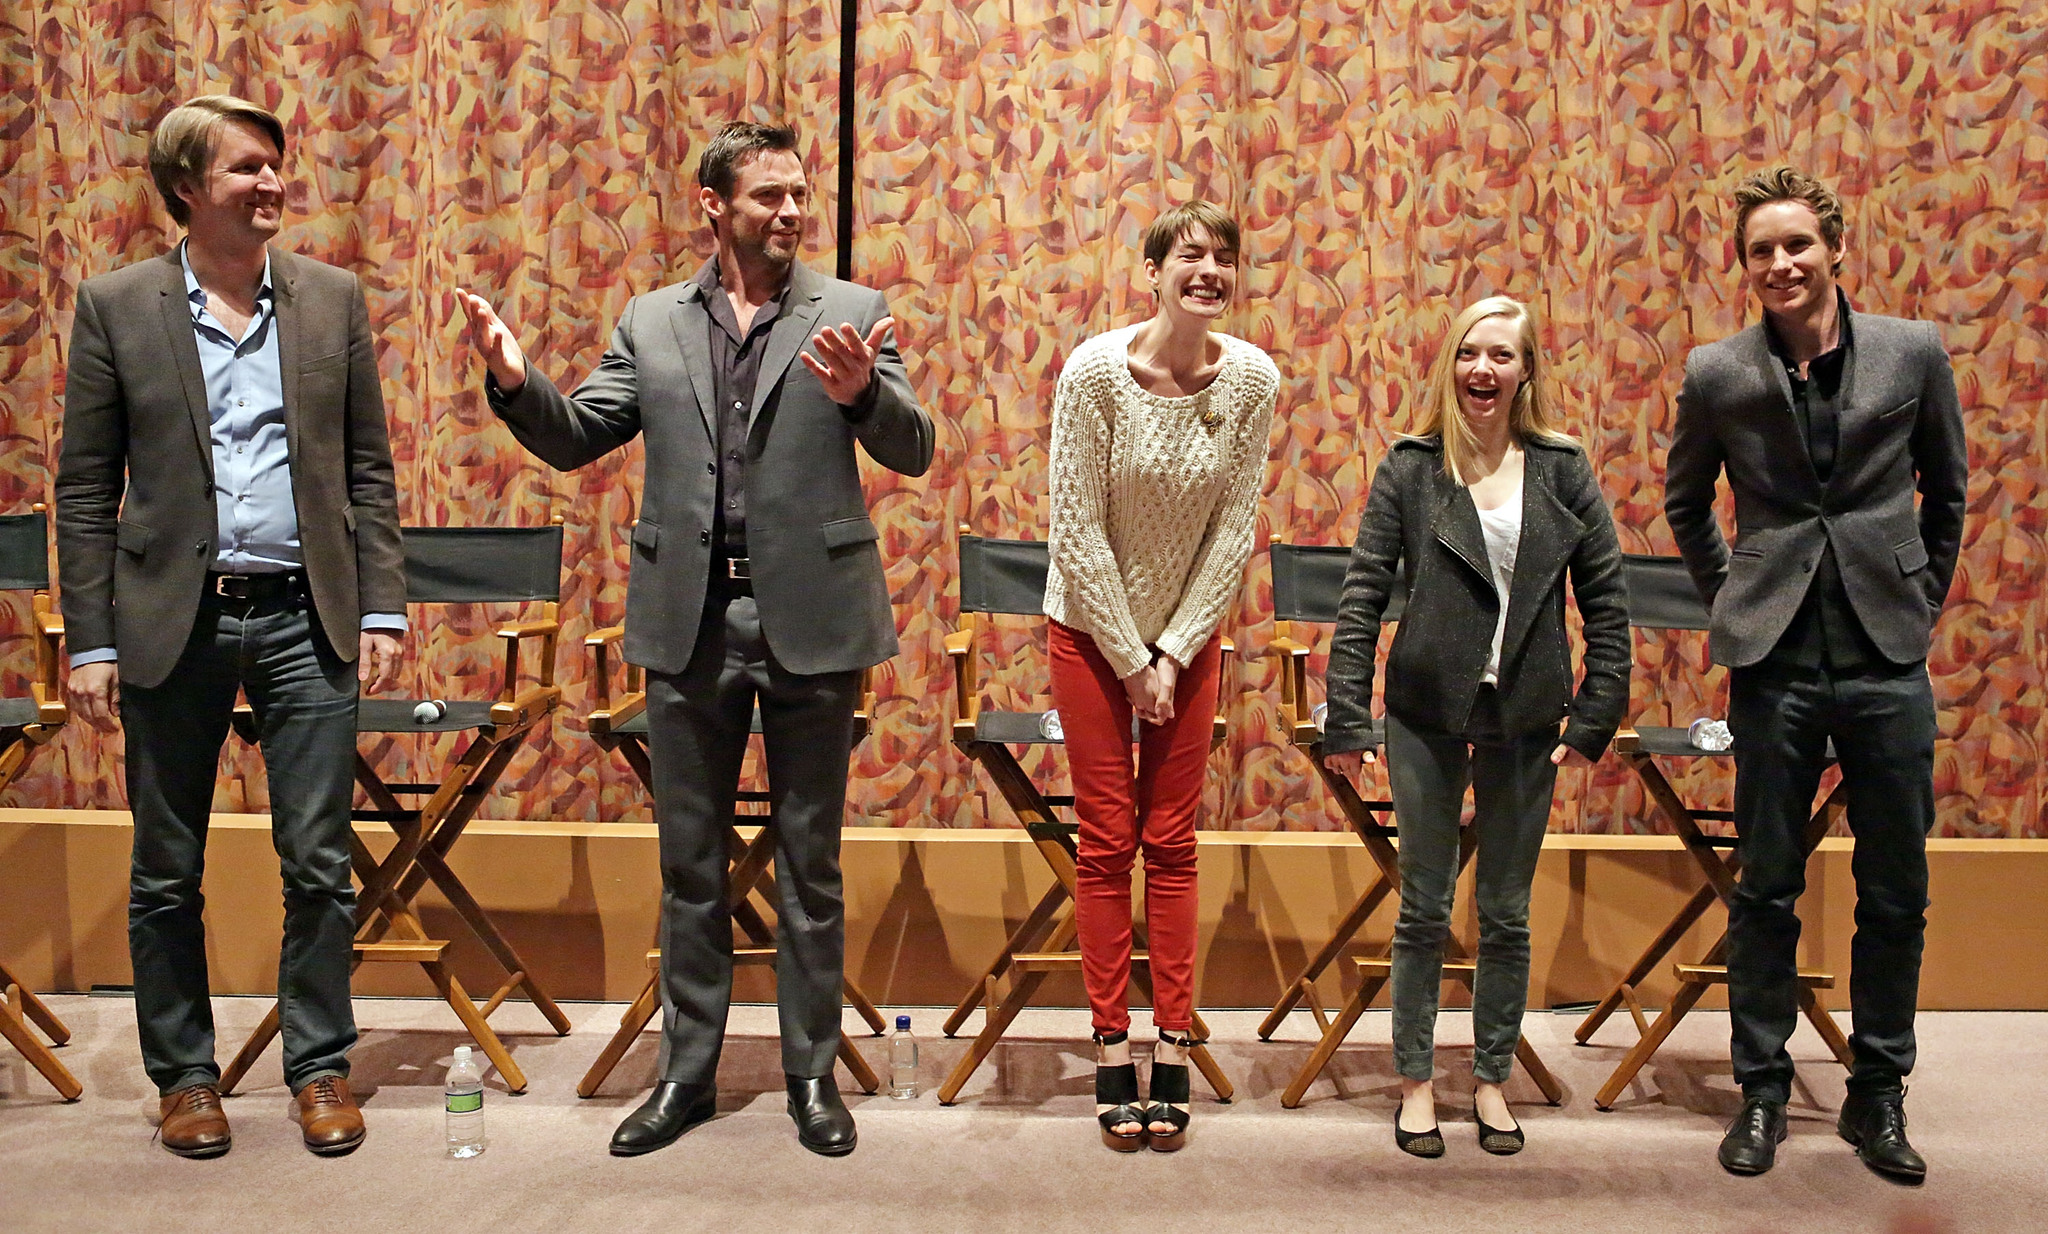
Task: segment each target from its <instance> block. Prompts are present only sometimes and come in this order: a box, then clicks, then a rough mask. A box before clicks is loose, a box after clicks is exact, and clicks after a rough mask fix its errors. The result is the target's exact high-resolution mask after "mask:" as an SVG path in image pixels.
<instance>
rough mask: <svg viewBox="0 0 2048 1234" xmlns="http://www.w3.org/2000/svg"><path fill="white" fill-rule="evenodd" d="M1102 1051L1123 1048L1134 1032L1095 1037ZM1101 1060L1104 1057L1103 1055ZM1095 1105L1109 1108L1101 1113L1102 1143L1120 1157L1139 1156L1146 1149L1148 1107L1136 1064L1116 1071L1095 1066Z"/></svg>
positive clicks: (1099, 1112) (1099, 1121)
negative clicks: (1140, 1089)
mask: <svg viewBox="0 0 2048 1234" xmlns="http://www.w3.org/2000/svg"><path fill="white" fill-rule="evenodd" d="M1091 1039H1092V1040H1093V1041H1094V1042H1095V1046H1096V1049H1097V1050H1098V1051H1099V1050H1100V1049H1101V1048H1102V1047H1103V1046H1109V1045H1120V1044H1122V1043H1123V1042H1126V1041H1129V1040H1130V1039H1131V1034H1130V1030H1128V1029H1125V1030H1123V1031H1121V1032H1115V1033H1111V1034H1110V1035H1109V1036H1107V1037H1105V1036H1103V1035H1102V1034H1101V1033H1094V1034H1091ZM1097 1057H1098V1058H1099V1057H1101V1056H1100V1054H1098V1055H1097ZM1095 1104H1096V1105H1098V1106H1103V1105H1106V1106H1109V1107H1110V1108H1109V1109H1107V1110H1101V1111H1098V1112H1097V1113H1096V1115H1095V1121H1096V1123H1097V1124H1099V1125H1100V1126H1101V1128H1102V1142H1103V1143H1104V1144H1107V1145H1109V1147H1110V1148H1112V1149H1114V1150H1116V1151H1117V1152H1120V1153H1135V1152H1137V1151H1138V1150H1139V1149H1141V1148H1143V1147H1145V1104H1144V1102H1142V1101H1139V1100H1138V1067H1137V1064H1135V1063H1123V1064H1121V1065H1119V1066H1115V1067H1105V1066H1103V1065H1102V1064H1101V1063H1100V1062H1098V1063H1096V1064H1095ZM1125 1126H1129V1127H1136V1128H1137V1130H1136V1131H1129V1132H1125V1131H1118V1130H1117V1128H1118V1127H1125Z"/></svg>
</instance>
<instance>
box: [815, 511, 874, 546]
mask: <svg viewBox="0 0 2048 1234" xmlns="http://www.w3.org/2000/svg"><path fill="white" fill-rule="evenodd" d="M820 530H821V531H823V532H824V533H825V548H826V549H827V550H828V551H829V550H832V549H838V548H850V547H851V546H853V545H856V544H866V543H868V542H869V541H871V540H879V539H881V538H882V533H881V532H879V531H877V530H876V529H875V524H874V521H873V520H872V519H870V518H868V516H867V515H865V514H860V515H855V516H854V517H853V518H842V519H834V520H833V521H832V522H829V523H826V524H825V525H824V526H823V527H822V528H820Z"/></svg>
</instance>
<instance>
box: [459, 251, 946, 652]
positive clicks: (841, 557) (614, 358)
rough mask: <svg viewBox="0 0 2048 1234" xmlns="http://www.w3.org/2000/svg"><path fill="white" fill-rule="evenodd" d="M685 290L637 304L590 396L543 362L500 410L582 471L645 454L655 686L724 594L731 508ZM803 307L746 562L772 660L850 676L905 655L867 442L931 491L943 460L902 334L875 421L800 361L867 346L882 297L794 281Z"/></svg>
mask: <svg viewBox="0 0 2048 1234" xmlns="http://www.w3.org/2000/svg"><path fill="white" fill-rule="evenodd" d="M702 275H703V270H702V268H701V267H700V268H699V270H698V272H697V274H696V275H693V276H692V277H691V278H690V280H689V281H686V282H681V283H673V284H670V285H669V286H667V287H663V288H661V289H660V290H658V291H652V292H649V293H647V294H646V295H644V296H638V297H636V298H634V300H633V301H632V302H631V303H629V304H628V305H627V306H626V311H625V312H624V313H623V314H622V315H621V316H620V317H619V323H618V326H617V328H616V329H614V330H613V332H612V343H611V346H610V348H608V349H607V350H606V351H605V353H604V357H603V359H601V360H599V361H598V364H597V368H596V370H595V371H593V372H592V373H591V374H590V376H589V377H587V378H585V379H584V381H583V384H582V385H580V386H578V387H577V388H576V391H575V393H573V394H570V395H564V394H562V393H561V391H560V390H558V389H556V387H555V386H554V384H553V383H552V382H550V381H549V380H548V379H547V378H546V377H545V376H544V375H542V374H541V373H540V372H539V371H538V370H537V369H535V368H534V367H533V366H532V364H530V363H529V364H528V365H527V369H526V384H525V385H524V386H522V387H520V389H519V391H518V393H516V394H514V395H513V396H512V397H510V398H506V397H505V396H504V395H503V394H502V393H500V392H498V390H497V387H496V385H495V384H493V385H491V386H490V387H489V390H490V397H491V406H492V407H493V408H494V409H495V410H496V411H497V413H498V415H499V416H501V417H502V418H503V419H504V421H505V423H506V425H507V426H508V427H509V428H510V429H511V430H512V435H513V436H514V437H516V438H518V439H519V441H520V443H521V444H523V445H524V446H525V447H526V448H527V449H529V450H531V451H533V452H534V453H535V454H536V455H538V456H540V458H541V459H543V460H544V461H546V462H547V463H549V464H550V465H552V466H554V467H557V468H560V469H561V470H564V471H568V470H571V469H573V468H576V467H581V466H583V465H584V464H585V463H588V462H590V461H591V460H593V459H596V458H599V457H601V456H603V455H605V454H607V453H609V452H611V451H613V450H616V449H618V448H619V447H620V446H623V445H625V444H626V443H627V442H629V441H631V440H633V438H634V437H636V436H639V435H641V434H643V433H644V434H645V435H646V438H647V464H646V476H645V480H644V483H643V485H642V494H641V501H640V521H639V523H638V524H637V525H636V526H635V527H634V528H633V566H632V575H631V578H630V579H629V581H628V583H627V587H626V647H625V652H626V658H627V659H628V660H630V661H632V662H633V663H635V664H639V665H642V666H644V667H647V668H651V669H653V670H655V671H656V672H662V673H680V672H682V671H683V669H684V668H685V667H687V666H688V664H689V662H690V657H691V653H692V651H693V650H694V648H695V646H696V642H697V627H698V624H699V622H700V621H701V619H702V617H703V613H704V595H705V588H706V586H707V584H708V583H709V581H710V578H711V555H712V552H713V545H712V543H711V523H712V515H713V513H714V510H713V506H714V504H715V502H716V501H717V494H718V474H717V473H718V468H717V462H716V460H717V450H718V428H717V420H716V417H715V413H714V411H713V408H712V394H711V345H710V340H709V338H708V336H707V335H706V334H705V332H704V329H703V327H702V323H701V320H698V319H699V318H700V317H701V314H698V313H694V312H689V311H686V310H687V309H688V308H689V306H690V305H691V304H692V303H693V302H694V301H695V300H696V299H697V297H698V296H699V295H701V294H702V289H701V287H700V286H699V285H698V282H697V280H698V279H699V278H701V277H702ZM789 277H790V285H789V301H788V307H787V309H786V310H785V311H784V313H783V315H782V317H781V318H780V319H778V320H777V321H776V323H775V325H774V327H773V328H772V329H770V330H769V332H768V350H767V352H766V353H765V354H764V355H763V356H762V359H761V375H760V381H759V385H758V386H757V387H756V391H755V397H754V403H753V407H754V411H753V416H752V419H751V420H750V421H749V425H748V432H747V555H748V557H749V559H750V568H751V570H752V573H753V588H754V598H755V602H756V603H757V604H758V605H759V606H760V611H761V629H762V632H763V633H764V634H765V635H766V636H767V639H768V646H769V649H770V650H771V651H773V652H774V654H775V658H776V659H777V660H779V661H781V663H782V664H783V665H784V666H785V667H787V668H788V669H790V671H792V672H797V673H827V672H844V671H849V670H853V669H859V668H865V667H867V666H869V665H871V664H879V663H881V662H882V661H884V660H886V659H888V658H889V657H891V656H893V655H895V654H896V651H897V643H896V619H895V616H894V614H893V612H892V611H891V609H890V607H889V585H888V582H887V580H886V579H885V578H884V576H883V573H882V557H881V551H880V549H879V547H878V545H877V541H878V540H879V539H880V535H879V533H878V532H877V531H876V529H875V525H874V523H873V522H872V521H871V520H870V519H869V518H868V511H867V503H866V500H865V498H864V496H863V494H862V491H861V484H860V468H859V465H858V463H857V461H856V459H855V454H854V448H853V447H854V443H855V442H859V443H860V444H861V446H862V447H864V448H865V449H866V450H867V452H868V456H869V457H870V458H873V459H874V460H875V461H876V462H878V463H880V464H882V465H883V466H884V467H887V468H889V469H891V470H893V471H898V472H902V473H903V474H905V475H912V476H916V475H923V474H924V472H925V469H926V468H928V467H930V466H931V461H932V451H933V448H934V444H935V438H934V431H933V428H932V421H931V417H930V416H928V415H926V414H925V412H924V409H923V408H922V407H920V406H919V405H918V401H917V394H916V392H915V391H914V390H912V389H911V386H910V378H909V375H908V374H906V373H905V372H904V369H903V358H902V356H901V355H900V354H899V353H898V352H897V349H896V341H895V338H894V336H893V332H892V334H891V336H890V337H889V338H888V339H887V340H886V341H885V342H884V343H883V344H882V351H881V355H880V357H879V358H878V359H877V360H876V364H875V374H876V380H875V383H874V386H873V387H872V389H871V391H870V394H869V397H868V400H867V403H866V405H865V406H864V407H863V408H861V409H859V410H857V411H855V412H854V413H853V416H852V418H849V415H848V412H847V411H846V410H845V409H842V408H841V407H840V406H839V404H837V403H835V402H833V401H832V399H831V396H829V395H827V394H826V393H825V388H824V387H823V386H822V385H820V384H819V383H818V379H817V378H816V377H815V376H814V375H813V374H812V373H811V370H810V369H808V368H806V367H805V366H804V365H802V364H800V363H797V362H796V358H797V353H798V352H799V351H800V350H802V349H803V348H804V347H805V346H806V345H807V344H808V343H809V342H810V340H811V336H812V335H813V334H815V333H817V331H818V330H820V329H821V328H823V327H825V326H836V325H839V324H841V323H846V322H850V323H852V324H853V325H854V326H855V327H856V328H857V329H859V330H860V331H861V333H862V334H863V335H865V334H866V333H867V331H868V330H869V329H871V328H872V327H873V326H874V323H876V322H877V321H880V320H881V319H882V318H883V317H885V316H887V315H888V312H889V310H888V305H887V304H886V303H885V302H884V301H883V298H882V293H880V292H878V291H874V290H872V289H870V288H866V287H860V286H857V285H855V284H853V283H847V282H842V281H840V280H838V279H832V278H827V277H825V276H824V275H822V274H818V273H816V272H815V271H812V270H810V269H808V268H807V267H805V266H803V265H802V264H797V265H795V266H792V267H791V269H790V276H789Z"/></svg>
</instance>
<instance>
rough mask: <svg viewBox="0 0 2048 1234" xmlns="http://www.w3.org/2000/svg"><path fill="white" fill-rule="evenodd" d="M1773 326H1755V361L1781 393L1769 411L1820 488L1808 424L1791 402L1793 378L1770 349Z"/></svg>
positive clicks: (1803, 466) (1775, 388) (1759, 324)
mask: <svg viewBox="0 0 2048 1234" xmlns="http://www.w3.org/2000/svg"><path fill="white" fill-rule="evenodd" d="M1770 329H1771V328H1770V326H1769V325H1767V324H1765V323H1763V322H1759V323H1757V327H1756V348H1755V356H1754V358H1755V360H1756V362H1757V363H1759V364H1761V365H1762V366H1763V369H1764V372H1766V373H1768V374H1770V379H1771V389H1773V390H1775V391H1776V392H1777V395H1778V402H1777V406H1776V407H1775V408H1774V409H1771V410H1769V411H1767V412H1766V414H1768V415H1772V416H1773V418H1775V419H1776V420H1777V421H1778V425H1779V427H1780V428H1781V429H1782V430H1783V431H1784V436H1785V438H1786V439H1787V440H1788V441H1789V442H1790V443H1791V447H1792V453H1793V454H1794V455H1796V456H1797V457H1798V459H1799V463H1800V468H1801V472H1802V474H1803V475H1804V476H1805V477H1806V479H1807V481H1808V482H1809V483H1810V484H1812V485H1813V488H1814V491H1815V492H1818V491H1820V487H1821V484H1820V473H1819V472H1817V471H1815V470H1814V469H1813V451H1812V450H1811V449H1809V448H1808V446H1807V442H1806V425H1805V424H1804V423H1802V422H1801V421H1800V419H1799V410H1798V408H1797V407H1795V406H1794V405H1793V403H1792V379H1791V378H1790V377H1787V376H1786V375H1785V362H1784V361H1783V360H1780V359H1779V358H1778V355H1777V353H1776V352H1774V351H1772V350H1771V336H1770Z"/></svg>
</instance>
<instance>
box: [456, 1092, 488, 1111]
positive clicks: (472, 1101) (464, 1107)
mask: <svg viewBox="0 0 2048 1234" xmlns="http://www.w3.org/2000/svg"><path fill="white" fill-rule="evenodd" d="M483 1108H484V1095H483V1094H482V1093H449V1094H448V1112H449V1113H450V1114H474V1113H476V1112H477V1111H478V1110H481V1109H483Z"/></svg>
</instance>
